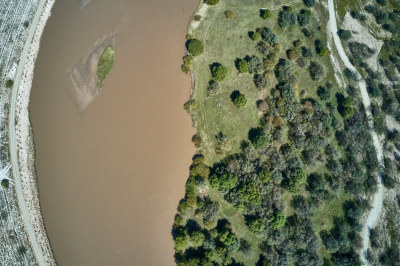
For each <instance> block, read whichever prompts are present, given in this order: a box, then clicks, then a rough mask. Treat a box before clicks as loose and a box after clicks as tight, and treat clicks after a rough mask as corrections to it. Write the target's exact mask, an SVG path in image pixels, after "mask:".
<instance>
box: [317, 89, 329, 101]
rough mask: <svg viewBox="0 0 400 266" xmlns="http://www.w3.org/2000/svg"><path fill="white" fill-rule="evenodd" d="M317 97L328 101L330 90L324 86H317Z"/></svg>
mask: <svg viewBox="0 0 400 266" xmlns="http://www.w3.org/2000/svg"><path fill="white" fill-rule="evenodd" d="M317 94H318V96H319V98H320V99H321V100H323V101H329V100H330V99H331V91H330V90H329V89H327V88H326V87H323V86H319V87H318V90H317Z"/></svg>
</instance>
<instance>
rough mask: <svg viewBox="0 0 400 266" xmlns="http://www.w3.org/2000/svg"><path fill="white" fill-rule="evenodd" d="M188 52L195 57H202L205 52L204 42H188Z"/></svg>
mask: <svg viewBox="0 0 400 266" xmlns="http://www.w3.org/2000/svg"><path fill="white" fill-rule="evenodd" d="M187 49H188V52H189V53H191V54H192V55H193V56H198V55H201V54H202V53H203V51H204V45H203V42H202V41H200V40H197V39H191V40H189V41H187Z"/></svg>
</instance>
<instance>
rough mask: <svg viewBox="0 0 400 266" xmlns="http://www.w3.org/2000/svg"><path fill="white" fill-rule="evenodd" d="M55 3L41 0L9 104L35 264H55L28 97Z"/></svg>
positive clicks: (14, 159)
mask: <svg viewBox="0 0 400 266" xmlns="http://www.w3.org/2000/svg"><path fill="white" fill-rule="evenodd" d="M54 1H55V0H40V1H39V3H38V7H37V10H36V13H35V16H34V18H33V20H32V22H31V25H30V29H29V33H28V37H27V40H26V43H25V45H24V48H23V51H22V54H21V56H20V59H19V65H18V68H17V74H16V76H15V82H14V86H13V88H12V95H11V101H10V114H9V135H8V136H9V145H10V147H9V148H10V157H11V167H12V173H13V180H14V183H15V189H16V194H17V200H18V206H19V210H20V213H21V218H22V220H23V223H24V226H25V230H26V232H27V234H28V238H29V242H30V244H31V247H32V250H33V253H34V255H35V258H36V261H37V264H38V265H56V262H55V260H54V257H53V254H52V251H51V247H50V243H49V241H48V238H47V235H46V231H45V229H44V225H43V219H42V216H41V212H40V205H39V197H38V196H39V195H38V190H37V183H36V179H35V172H34V157H33V141H32V135H31V129H30V121H29V112H28V107H29V96H30V91H31V86H32V80H33V70H34V63H35V60H36V58H37V54H38V52H39V43H40V38H41V36H42V33H43V30H44V27H45V25H46V22H47V20H48V18H49V17H50V13H51V8H52V7H53V4H54Z"/></svg>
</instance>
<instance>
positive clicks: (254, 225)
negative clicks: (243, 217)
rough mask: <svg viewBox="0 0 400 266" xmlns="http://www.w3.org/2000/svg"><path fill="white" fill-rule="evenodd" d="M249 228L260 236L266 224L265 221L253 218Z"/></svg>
mask: <svg viewBox="0 0 400 266" xmlns="http://www.w3.org/2000/svg"><path fill="white" fill-rule="evenodd" d="M247 226H248V227H249V229H250V231H252V232H253V233H255V234H258V233H261V232H262V231H264V229H265V222H264V220H263V219H258V218H251V219H249V221H248V222H247Z"/></svg>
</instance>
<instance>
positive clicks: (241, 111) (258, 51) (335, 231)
mask: <svg viewBox="0 0 400 266" xmlns="http://www.w3.org/2000/svg"><path fill="white" fill-rule="evenodd" d="M335 3H336V4H337V5H338V8H339V11H340V13H342V12H343V10H344V11H346V7H345V3H344V1H338V2H336V1H335ZM378 5H380V4H378ZM347 8H353V6H350V7H347ZM379 8H380V9H379V10H381V7H379ZM392 8H393V7H392ZM374 10H375V11H374ZM379 10H378V11H379ZM350 11H351V10H350V9H349V10H348V14H349V16H350ZM378 11H376V8H374V7H372V8H371V7H366V9H365V12H362V13H359V14H356V12H354V11H352V12H351V15H352V16H354V17H361V16H367V15H366V14H368V13H373V14H374V12H375V13H379V12H378ZM364 13H365V14H364ZM390 14H391V17H393V19H395V20H396V19H398V13H396V12H392V13H390ZM341 16H342V15H341ZM343 16H344V15H343ZM376 16H378V17H379V14H377V15H376ZM376 16H375V17H376ZM388 16H389V13H388ZM371 18H373V17H371ZM371 18H368V19H371ZM328 19H329V15H328V2H327V1H314V0H304V1H287V2H282V1H269V2H268V3H266V2H265V1H261V0H260V1H252V3H250V4H249V3H244V2H243V1H239V0H229V1H228V0H220V1H218V0H206V1H204V3H203V2H202V3H200V5H199V7H198V9H197V12H196V14H195V15H194V18H193V21H192V23H191V24H190V26H189V29H188V35H187V42H186V47H187V55H185V57H184V58H183V65H182V71H183V72H186V73H189V72H190V73H191V75H192V77H193V84H194V87H193V93H192V96H191V99H190V100H189V101H188V102H187V103H186V104H185V109H186V110H187V111H188V112H190V114H191V115H192V118H193V123H194V125H195V126H196V127H197V130H198V132H197V135H195V136H194V137H193V142H194V144H195V146H196V148H197V149H198V150H197V151H198V152H197V154H196V155H195V156H194V157H193V164H192V166H191V169H190V177H189V179H188V181H187V184H186V195H185V197H184V199H182V200H181V201H180V203H179V205H178V214H177V215H176V217H175V224H174V226H173V230H172V235H173V237H174V240H175V259H176V262H177V264H178V265H191V264H193V265H195V264H196V265H197V264H206V265H208V264H210V265H212V264H213V263H217V264H223V265H230V264H234V263H240V264H245V265H254V264H256V263H257V262H262V263H267V264H268V263H270V264H272V265H292V264H296V265H323V264H327V265H330V264H334V265H357V264H358V263H361V255H362V256H364V255H365V254H361V250H362V248H363V239H362V235H364V234H361V233H362V229H363V226H364V223H365V221H366V220H367V219H366V217H367V214H368V213H369V212H368V210H369V208H370V206H371V199H372V198H374V196H375V195H376V191H377V190H378V187H379V184H380V183H379V179H378V178H380V177H379V176H380V173H382V171H383V172H385V175H384V176H383V180H382V183H383V185H384V186H386V187H388V185H389V184H391V185H392V186H394V184H395V183H396V180H395V178H394V177H393V173H392V172H391V173H388V174H386V172H387V168H385V170H383V169H382V166H383V164H381V163H380V160H378V157H377V153H376V152H375V148H374V142H373V139H372V137H371V136H377V139H376V143H375V144H376V145H375V146H378V147H379V145H381V144H380V143H379V142H381V143H382V142H383V141H384V140H385V138H386V136H385V134H382V133H384V132H383V131H385V130H386V129H384V130H376V129H377V127H378V128H379V126H381V127H385V125H382V121H384V120H382V119H381V120H376V117H375V116H376V112H374V109H372V115H373V116H374V120H376V121H374V122H375V123H378V125H377V126H375V127H373V128H371V127H370V126H369V123H368V121H369V119H370V118H371V117H367V115H366V113H369V108H370V106H369V104H368V105H367V106H366V105H365V103H364V101H363V100H364V98H365V97H363V98H362V97H361V93H363V91H362V90H360V87H359V86H361V85H360V84H361V83H360V79H361V78H362V77H360V76H359V74H357V72H355V71H354V70H353V69H350V68H346V66H345V65H344V64H343V62H342V61H341V59H340V58H341V57H339V51H338V50H337V49H336V47H335V46H333V45H332V43H333V40H332V35H333V34H338V35H339V37H340V39H341V42H342V44H343V46H344V47H345V48H346V51H345V52H346V53H348V54H349V55H350V56H349V58H350V61H351V62H352V64H353V65H354V66H355V67H356V68H357V70H359V72H360V73H361V75H362V76H363V77H366V78H367V79H366V83H367V88H368V93H372V92H371V91H372V90H374V91H376V90H379V88H383V89H385V91H386V92H385V93H382V94H391V93H390V92H389V89H388V87H389V86H388V85H389V84H390V85H393V84H394V85H395V84H397V83H387V84H386V85H385V82H386V81H387V79H386V77H387V78H391V79H395V78H398V73H397V72H396V70H395V65H394V66H392V67H391V68H390V67H389V68H387V69H388V70H385V71H384V72H385V73H386V74H385V73H383V74H384V75H386V77H381V74H379V73H378V72H379V69H378V70H376V71H375V70H373V69H377V67H376V66H377V65H378V62H376V61H375V62H374V60H372V59H370V58H371V57H372V58H378V57H377V56H376V55H375V53H379V51H376V50H374V49H372V48H371V49H368V46H367V44H364V43H363V42H362V39H360V38H358V37H357V38H356V37H355V38H354V39H353V36H352V34H353V32H352V31H350V30H347V29H345V28H339V29H338V32H330V30H328V28H327V26H329V25H330V24H328ZM341 19H343V17H341V18H340V19H339V21H338V25H339V26H343V27H344V24H343V25H342V21H340V20H341ZM368 19H365V20H366V21H368V23H369V24H368V26H369V27H373V26H374V25H373V23H370V22H369V20H368ZM365 20H364V21H365ZM388 20H389V17H388ZM391 25H392V24H391V23H389V25H387V26H385V27H384V28H386V29H391V30H393V31H394V29H392V28H393V27H392V26H391ZM386 31H387V30H386ZM354 34H355V35H357V34H356V32H354ZM382 36H386V35H385V34H383V35H382ZM376 43H378V42H376ZM389 43H390V42H389ZM384 47H385V45H384ZM386 49H387V48H386ZM391 49H393V48H391ZM382 56H383V57H385V55H384V54H383V55H382ZM395 61H396V60H395ZM363 62H365V63H364V64H363ZM385 62H386V64H387V65H388V66H391V65H392V63H391V62H393V60H392V61H390V60H389V61H384V62H383V63H385ZM349 65H351V64H349ZM371 75H379V76H380V77H381V78H379V79H378V80H379V81H380V82H381V84H382V86H380V85H379V84H377V85H376V86H373V87H371V85H370V83H371V82H372V80H371ZM378 80H377V81H378ZM379 91H380V90H379ZM367 98H368V95H367ZM393 99H396V98H395V97H392V100H390V102H393ZM388 100H389V99H388ZM377 103H378V102H377V101H375V100H373V101H372V104H373V106H372V107H373V108H376V107H375V106H376V104H377ZM394 106H398V103H397V101H396V103H393V107H394ZM365 108H367V112H365ZM375 110H376V109H375ZM393 112H395V110H394V109H393ZM371 124H373V123H371ZM375 130H376V131H377V134H378V135H375V134H370V133H371V132H375ZM390 132H391V131H390ZM396 134H397V133H396ZM389 157H392V156H389ZM388 160H389V159H388V157H385V166H386V165H387V163H388V162H387V161H388ZM389 164H393V162H392V163H389ZM393 168H394V167H393V166H392V167H391V169H392V170H393ZM393 171H394V170H393ZM381 177H382V175H381ZM364 243H365V242H364ZM393 250H394V249H393V247H391V250H389V253H383V255H382V256H386V257H387V254H392V253H393ZM385 252H386V251H385ZM369 259H370V258H369ZM378 259H379V258H378ZM384 259H385V258H384ZM387 259H388V258H386V260H387Z"/></svg>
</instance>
